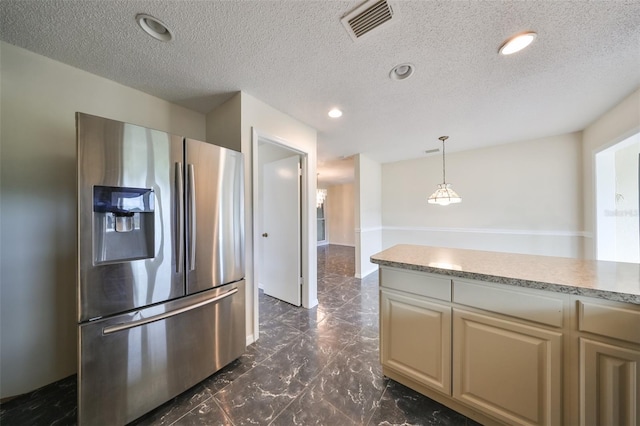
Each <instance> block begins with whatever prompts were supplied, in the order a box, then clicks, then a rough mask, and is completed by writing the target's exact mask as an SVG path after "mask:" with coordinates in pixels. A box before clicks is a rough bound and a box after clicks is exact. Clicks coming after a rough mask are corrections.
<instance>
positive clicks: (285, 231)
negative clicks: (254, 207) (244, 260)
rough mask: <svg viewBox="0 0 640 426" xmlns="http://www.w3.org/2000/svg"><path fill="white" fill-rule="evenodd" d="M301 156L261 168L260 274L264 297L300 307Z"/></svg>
mask: <svg viewBox="0 0 640 426" xmlns="http://www.w3.org/2000/svg"><path fill="white" fill-rule="evenodd" d="M299 170H300V156H298V155H294V156H292V157H288V158H285V159H282V160H277V161H274V162H271V163H266V164H265V165H264V169H263V176H262V178H263V191H262V205H263V230H262V248H263V250H262V253H263V255H262V275H261V277H260V280H261V284H262V286H263V289H264V292H265V294H267V295H269V296H273V297H276V298H278V299H280V300H283V301H285V302H288V303H291V304H292V305H295V306H300V174H299Z"/></svg>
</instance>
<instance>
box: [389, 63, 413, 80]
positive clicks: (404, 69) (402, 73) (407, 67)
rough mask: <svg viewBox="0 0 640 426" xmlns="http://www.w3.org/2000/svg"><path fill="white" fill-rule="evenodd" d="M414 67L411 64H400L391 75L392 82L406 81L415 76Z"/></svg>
mask: <svg viewBox="0 0 640 426" xmlns="http://www.w3.org/2000/svg"><path fill="white" fill-rule="evenodd" d="M413 70H414V67H413V65H411V64H400V65H396V66H395V67H393V69H392V70H391V72H390V73H389V78H391V80H406V79H407V78H409V77H411V76H412V75H413Z"/></svg>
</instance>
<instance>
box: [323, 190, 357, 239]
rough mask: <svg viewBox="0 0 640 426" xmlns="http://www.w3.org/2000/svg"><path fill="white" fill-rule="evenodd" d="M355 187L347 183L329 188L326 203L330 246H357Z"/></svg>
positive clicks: (325, 210) (325, 214)
mask: <svg viewBox="0 0 640 426" xmlns="http://www.w3.org/2000/svg"><path fill="white" fill-rule="evenodd" d="M354 197H355V194H354V185H353V184H352V183H345V184H341V185H332V186H330V187H328V188H327V199H326V200H325V203H324V216H325V218H326V226H327V232H328V236H329V244H338V245H342V246H352V247H353V246H355V245H356V235H355V210H354V209H355V207H354V199H355V198H354Z"/></svg>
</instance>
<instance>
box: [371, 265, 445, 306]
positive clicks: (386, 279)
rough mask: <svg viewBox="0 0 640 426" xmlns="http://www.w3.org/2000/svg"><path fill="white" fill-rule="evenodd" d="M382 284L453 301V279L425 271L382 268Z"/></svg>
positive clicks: (386, 286) (395, 288)
mask: <svg viewBox="0 0 640 426" xmlns="http://www.w3.org/2000/svg"><path fill="white" fill-rule="evenodd" d="M381 274H382V276H381V279H380V285H381V286H382V287H385V288H391V289H394V290H400V291H405V292H408V293H414V294H419V295H421V296H426V297H432V298H434V299H440V300H446V301H448V302H450V301H451V280H450V279H448V278H443V277H439V276H437V275H431V274H427V273H425V272H413V271H405V270H400V269H394V268H382V272H381Z"/></svg>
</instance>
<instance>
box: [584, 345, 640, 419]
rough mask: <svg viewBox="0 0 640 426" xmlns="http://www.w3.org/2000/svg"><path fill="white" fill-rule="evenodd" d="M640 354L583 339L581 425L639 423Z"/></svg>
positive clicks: (639, 352)
mask: <svg viewBox="0 0 640 426" xmlns="http://www.w3.org/2000/svg"><path fill="white" fill-rule="evenodd" d="M639 400H640V351H637V350H633V349H630V348H624V347H621V346H617V345H611V344H608V343H603V342H598V341H595V340H592V339H587V338H580V423H581V425H584V426H596V425H616V426H637V425H638V424H640V402H639Z"/></svg>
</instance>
